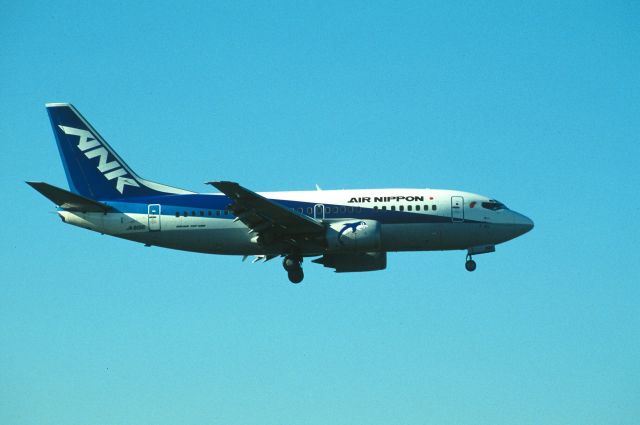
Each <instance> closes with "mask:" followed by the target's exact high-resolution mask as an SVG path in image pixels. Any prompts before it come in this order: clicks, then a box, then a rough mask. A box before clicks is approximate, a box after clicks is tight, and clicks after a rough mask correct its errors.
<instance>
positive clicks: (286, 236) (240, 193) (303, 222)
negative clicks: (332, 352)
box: [207, 181, 325, 244]
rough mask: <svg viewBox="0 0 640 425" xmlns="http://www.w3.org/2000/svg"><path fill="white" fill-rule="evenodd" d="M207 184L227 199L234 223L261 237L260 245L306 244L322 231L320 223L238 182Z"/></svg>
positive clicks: (322, 227)
mask: <svg viewBox="0 0 640 425" xmlns="http://www.w3.org/2000/svg"><path fill="white" fill-rule="evenodd" d="M207 184H210V185H212V186H214V187H215V188H216V189H218V190H219V191H220V192H222V193H224V194H225V195H227V196H228V197H229V198H231V199H232V200H233V203H232V204H231V209H232V210H233V213H234V214H235V215H236V220H239V221H241V222H242V223H243V224H244V225H246V226H247V227H248V228H249V229H250V232H255V233H258V234H259V235H260V236H262V237H263V239H262V240H263V242H265V243H267V244H268V243H272V242H282V241H288V242H289V243H293V244H299V243H301V242H308V241H310V240H311V239H312V238H313V237H314V236H317V235H319V234H322V233H323V232H324V230H325V228H324V226H323V225H322V223H321V222H319V221H317V220H315V219H313V218H311V217H308V216H306V215H304V214H301V213H298V212H296V211H292V210H290V209H288V208H286V207H284V206H282V205H280V204H278V203H277V202H274V201H272V200H270V199H267V198H265V197H264V196H262V195H259V194H257V193H255V192H253V191H251V190H249V189H247V188H244V187H242V186H240V185H239V184H238V183H234V182H227V181H216V182H208V183H207Z"/></svg>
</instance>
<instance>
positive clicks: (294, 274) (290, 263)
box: [282, 255, 304, 283]
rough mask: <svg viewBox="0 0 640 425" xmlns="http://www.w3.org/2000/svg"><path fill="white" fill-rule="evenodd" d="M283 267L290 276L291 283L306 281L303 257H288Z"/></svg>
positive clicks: (283, 261)
mask: <svg viewBox="0 0 640 425" xmlns="http://www.w3.org/2000/svg"><path fill="white" fill-rule="evenodd" d="M282 267H284V269H285V270H286V271H287V273H288V274H289V280H290V281H291V283H300V282H302V279H304V271H302V257H301V256H299V255H287V256H286V257H284V260H282Z"/></svg>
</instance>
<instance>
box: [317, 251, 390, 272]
mask: <svg viewBox="0 0 640 425" xmlns="http://www.w3.org/2000/svg"><path fill="white" fill-rule="evenodd" d="M313 262H314V263H317V264H322V265H324V266H325V267H330V268H332V269H336V273H343V272H370V271H374V270H384V269H386V268H387V253H386V252H349V253H344V254H325V255H324V256H322V257H321V258H317V259H315V260H313Z"/></svg>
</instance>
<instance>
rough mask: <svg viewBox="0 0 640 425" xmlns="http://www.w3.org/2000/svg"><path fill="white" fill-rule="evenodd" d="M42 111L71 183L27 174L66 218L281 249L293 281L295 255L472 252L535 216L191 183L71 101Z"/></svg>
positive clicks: (388, 198)
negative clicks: (121, 147) (132, 156)
mask: <svg viewBox="0 0 640 425" xmlns="http://www.w3.org/2000/svg"><path fill="white" fill-rule="evenodd" d="M46 109H47V112H48V115H49V119H50V121H51V126H52V128H53V133H54V135H55V139H56V142H57V145H58V150H59V152H60V156H61V158H62V164H63V166H64V170H65V174H66V177H67V181H68V184H69V189H70V190H65V189H62V188H59V187H56V186H53V185H50V184H48V183H44V182H35V181H29V182H26V183H27V184H29V185H30V186H31V187H33V188H34V189H35V190H37V191H38V192H40V193H41V194H42V195H44V196H45V197H46V198H48V199H49V200H51V201H52V202H53V203H54V204H55V205H56V206H57V214H58V215H59V217H60V218H61V219H62V221H63V222H64V223H67V224H71V225H74V226H78V227H82V228H85V229H89V230H93V231H95V232H99V233H101V234H107V235H111V236H115V237H118V238H123V239H127V240H130V241H134V242H139V243H142V244H144V245H145V246H158V247H164V248H172V249H178V250H184V251H192V252H200V253H207V254H226V255H238V256H242V257H243V260H245V259H246V258H247V257H249V256H255V259H254V262H255V261H259V260H262V261H268V260H271V259H273V258H276V257H283V260H282V265H283V267H284V269H285V271H286V272H287V274H288V277H289V280H290V281H291V282H292V283H300V282H301V281H302V280H303V278H304V272H303V269H302V262H303V259H304V258H309V257H318V258H315V259H313V260H312V262H313V263H317V264H320V265H323V266H324V267H327V268H331V269H334V271H335V272H338V273H344V272H365V271H374V270H383V269H385V268H386V266H387V253H388V252H398V251H442V250H466V261H465V268H466V270H468V271H474V270H475V269H476V262H475V261H474V260H473V256H474V255H479V254H485V253H490V252H494V251H495V246H496V245H498V244H500V243H503V242H506V241H509V240H511V239H514V238H516V237H518V236H521V235H523V234H525V233H527V232H528V231H530V230H531V229H532V228H533V221H531V219H529V218H527V217H526V216H524V215H522V214H520V213H517V212H515V211H513V210H510V209H509V208H507V207H506V206H505V205H504V204H503V203H501V202H498V201H497V200H495V199H493V198H489V197H486V196H482V195H477V194H474V193H469V192H462V191H457V190H435V189H358V190H321V189H320V188H319V187H318V186H316V190H313V191H290V192H262V193H258V192H253V191H251V190H249V189H247V188H245V187H243V186H241V185H240V184H238V183H236V182H230V181H210V182H207V183H206V184H209V185H211V186H213V187H214V188H216V189H217V190H218V191H219V192H220V193H195V192H191V191H188V190H184V189H179V188H176V187H173V186H168V185H164V184H160V183H155V182H152V181H150V180H146V179H143V178H142V177H140V176H138V175H137V174H136V173H135V172H134V171H133V170H132V169H131V168H130V167H129V166H128V165H127V164H126V163H125V162H124V161H123V160H122V158H121V157H120V156H119V155H118V154H117V153H116V152H115V151H114V150H113V148H111V146H110V145H109V144H108V143H107V142H106V141H105V140H104V139H103V138H102V137H101V136H100V134H99V133H98V132H97V131H96V130H95V129H94V128H93V127H92V126H91V125H90V124H89V122H88V121H87V120H86V119H85V118H84V117H83V116H82V115H81V114H80V112H78V110H77V109H76V108H75V107H74V106H73V105H71V104H69V103H48V104H46Z"/></svg>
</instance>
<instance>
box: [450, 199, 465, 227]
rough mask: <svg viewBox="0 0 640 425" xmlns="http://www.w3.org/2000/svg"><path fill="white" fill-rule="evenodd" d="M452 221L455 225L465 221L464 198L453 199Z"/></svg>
mask: <svg viewBox="0 0 640 425" xmlns="http://www.w3.org/2000/svg"><path fill="white" fill-rule="evenodd" d="M451 221H453V222H454V223H461V222H463V221H464V198H463V197H462V196H452V197H451Z"/></svg>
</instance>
